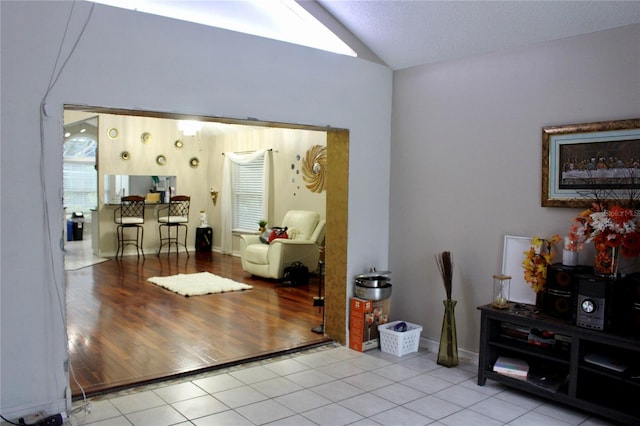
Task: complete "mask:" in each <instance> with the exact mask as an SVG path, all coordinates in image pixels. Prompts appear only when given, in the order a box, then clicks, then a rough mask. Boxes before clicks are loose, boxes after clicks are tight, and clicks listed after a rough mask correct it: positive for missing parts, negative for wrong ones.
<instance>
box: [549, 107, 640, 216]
mask: <svg viewBox="0 0 640 426" xmlns="http://www.w3.org/2000/svg"><path fill="white" fill-rule="evenodd" d="M629 198H634V199H635V198H640V118H637V119H630V120H618V121H603V122H596V123H583V124H571V125H566V126H548V127H543V128H542V206H543V207H588V206H590V204H591V202H592V201H593V200H595V199H600V200H605V199H618V200H621V199H629Z"/></svg>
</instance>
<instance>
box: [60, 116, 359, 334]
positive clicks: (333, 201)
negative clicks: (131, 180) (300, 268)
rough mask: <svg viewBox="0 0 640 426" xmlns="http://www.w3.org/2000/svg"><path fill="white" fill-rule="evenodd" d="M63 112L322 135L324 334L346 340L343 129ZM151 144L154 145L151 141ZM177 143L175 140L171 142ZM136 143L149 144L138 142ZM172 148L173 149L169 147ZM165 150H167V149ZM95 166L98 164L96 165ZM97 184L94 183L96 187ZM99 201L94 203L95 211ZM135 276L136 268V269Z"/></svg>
mask: <svg viewBox="0 0 640 426" xmlns="http://www.w3.org/2000/svg"><path fill="white" fill-rule="evenodd" d="M65 111H83V112H86V113H91V114H115V115H122V116H134V117H154V118H163V119H170V120H198V121H203V122H207V123H213V124H215V123H219V124H227V125H234V126H249V127H254V128H255V127H256V126H258V127H265V128H276V129H277V128H281V129H300V130H313V131H320V132H323V134H324V135H325V138H326V146H327V164H328V167H327V170H328V172H327V176H326V220H327V233H326V245H325V248H326V250H325V263H324V265H325V270H324V272H325V275H324V286H325V291H324V293H325V307H324V314H325V318H324V321H325V335H326V336H327V337H329V338H330V339H332V340H334V341H337V342H339V343H341V344H345V341H346V327H347V325H346V314H347V312H346V309H347V299H346V298H347V285H346V284H345V283H346V282H347V277H346V269H347V268H346V252H347V240H346V235H348V233H347V205H348V203H347V199H348V164H349V159H348V152H349V149H348V142H349V132H348V130H345V129H334V128H326V127H319V126H306V125H298V124H287V123H278V122H262V121H256V120H239V119H228V118H220V117H206V116H193V115H182V114H168V113H158V112H148V111H133V110H120V109H110V108H100V107H87V106H73V105H66V106H65ZM98 132H101V133H105V134H106V132H110V133H111V135H113V133H112V129H106V128H104V129H102V128H99V129H98ZM151 136H153V135H151ZM150 142H151V143H153V142H154V140H153V139H152V140H151V141H150ZM175 142H177V141H175ZM140 143H143V144H144V143H149V141H145V140H141V141H140ZM171 148H172V149H176V148H177V145H176V147H171ZM167 149H169V148H167ZM98 167H99V162H98ZM99 184H100V182H98V185H99ZM99 208H100V202H99V200H98V209H99ZM136 273H139V269H138V270H136Z"/></svg>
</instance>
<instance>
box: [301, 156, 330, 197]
mask: <svg viewBox="0 0 640 426" xmlns="http://www.w3.org/2000/svg"><path fill="white" fill-rule="evenodd" d="M326 173H327V147H326V146H322V145H314V146H312V147H311V148H309V149H308V150H307V152H306V154H305V156H304V159H303V160H302V179H304V181H305V182H306V186H307V188H309V190H311V191H312V192H322V191H324V185H325V175H326Z"/></svg>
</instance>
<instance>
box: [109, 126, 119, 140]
mask: <svg viewBox="0 0 640 426" xmlns="http://www.w3.org/2000/svg"><path fill="white" fill-rule="evenodd" d="M119 134H120V132H119V131H118V129H116V128H115V127H111V128H110V129H109V130H107V136H109V139H117V138H118V135H119Z"/></svg>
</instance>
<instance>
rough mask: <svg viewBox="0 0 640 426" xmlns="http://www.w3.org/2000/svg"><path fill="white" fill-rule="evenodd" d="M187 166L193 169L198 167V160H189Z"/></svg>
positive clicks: (195, 158) (196, 158)
mask: <svg viewBox="0 0 640 426" xmlns="http://www.w3.org/2000/svg"><path fill="white" fill-rule="evenodd" d="M189 165H190V166H191V167H193V168H194V169H195V168H196V167H198V166H199V165H200V160H198V157H193V158H192V159H191V160H189Z"/></svg>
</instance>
